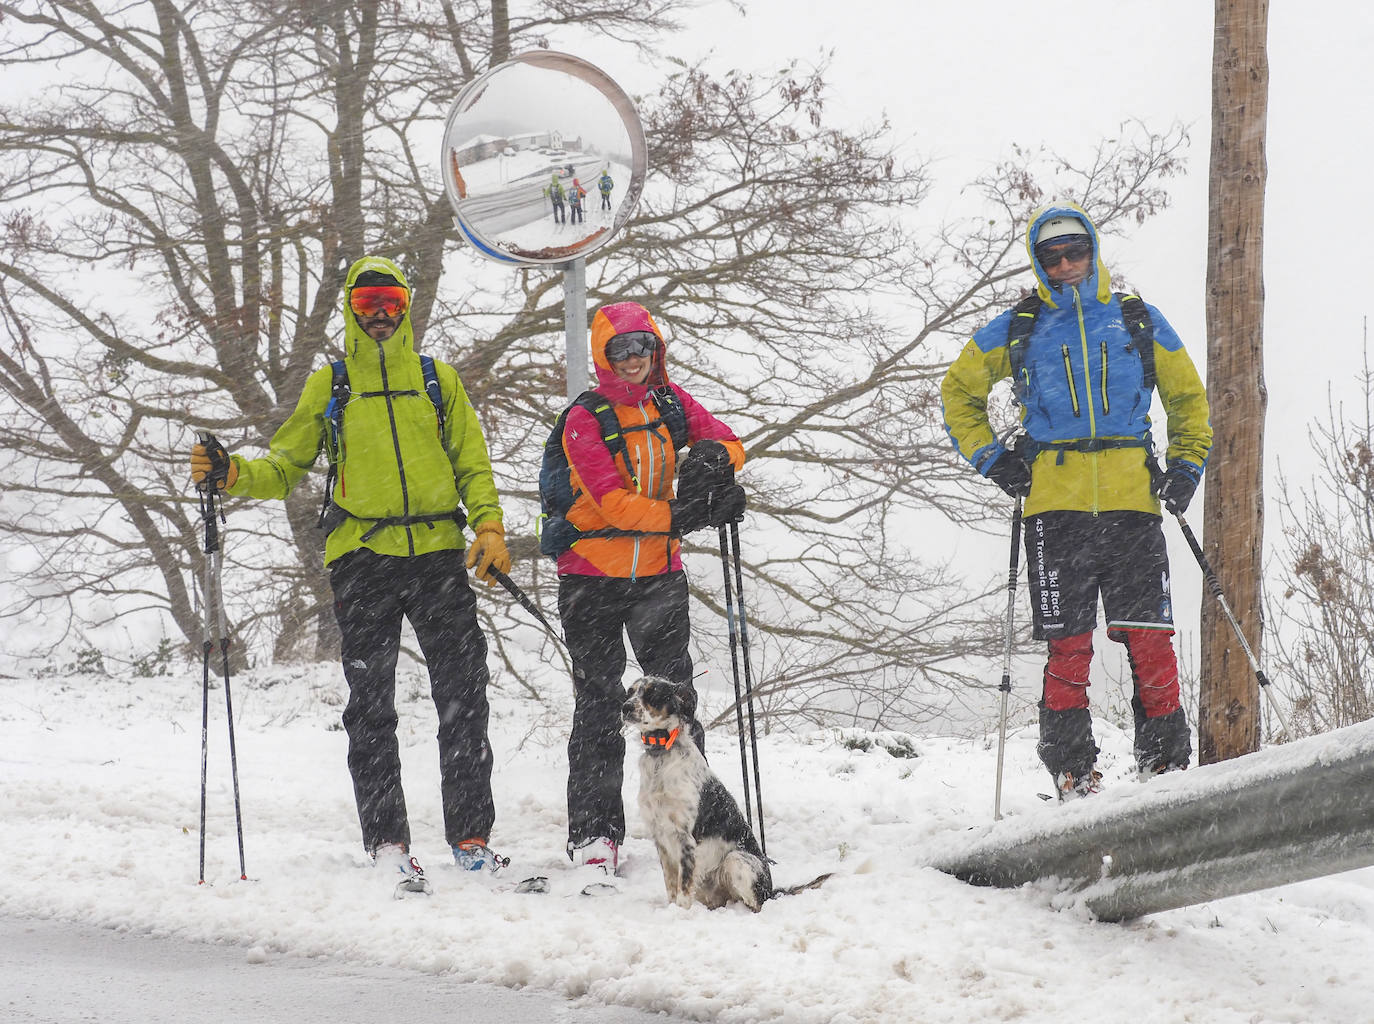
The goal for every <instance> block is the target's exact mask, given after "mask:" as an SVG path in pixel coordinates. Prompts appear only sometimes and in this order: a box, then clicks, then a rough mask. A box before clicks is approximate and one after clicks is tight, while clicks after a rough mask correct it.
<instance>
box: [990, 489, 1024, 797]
mask: <svg viewBox="0 0 1374 1024" xmlns="http://www.w3.org/2000/svg"><path fill="white" fill-rule="evenodd" d="M1020 559H1021V499H1020V498H1017V499H1016V504H1015V506H1014V507H1013V508H1012V511H1011V555H1010V557H1009V559H1008V561H1009V563H1010V565H1009V567H1008V569H1007V636H1006V641H1007V642H1006V646H1005V648H1004V649H1003V658H1002V682H1001V685H999V686H998V687H997V688H998V689H999V690H1001V691H1002V715H1001V719H1000V721H999V724H998V726H997V789H996V795H995V797H994V799H993V805H992V817H993V820H994V821H1001V820H1002V758H1003V755H1004V753H1005V752H1006V749H1007V697H1008V696H1009V695H1010V694H1011V639H1012V616H1013V614H1014V613H1015V611H1016V577H1017V575H1018V570H1019V568H1020Z"/></svg>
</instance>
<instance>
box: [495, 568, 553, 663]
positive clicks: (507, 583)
mask: <svg viewBox="0 0 1374 1024" xmlns="http://www.w3.org/2000/svg"><path fill="white" fill-rule="evenodd" d="M487 571H488V572H489V573H491V574H492V575H493V576H494V577H496V582H497V583H499V584H501V586H503V587H505V588H506V590H507V591H508V592H509V593H510V595H511V597H513V598H515V599H516V600H517V601H519V602H520V605H521V607H523V608H524V609H525V610H526V611H528V612H529V613H530V614H531V615H533V616H534V617H535V618H536V619H538V620H539V624H540V625H541V626H543V627H544V629H545V630H546V631H547V632H548V634H549V636H551V637H553V638H554V639H555V640H557V641H558V644H559V646H560V647H562V648H563V650H565V651H566V650H568V644H567V641H565V640H564V639H563V636H562V634H560V633H559V632H558V631H557V630H555V629H554V628H553V626H551V625H549V620H548V619H546V618H545V617H544V613H543V612H541V611H540V610H539V606H538V605H537V604H535V603H534V601H533V600H531V599H530V597H529V595H528V594H526V593H525V592H524V591H523V590H521V589H520V588H519V587H518V586H517V585H516V583H515V581H514V580H513V579H511V578H510V577H509V576H507V575H506V574H505V573H503V572H502V571H501V570H500V569H488V570H487ZM569 653H571V652H569Z"/></svg>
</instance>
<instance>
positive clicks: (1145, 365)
mask: <svg viewBox="0 0 1374 1024" xmlns="http://www.w3.org/2000/svg"><path fill="white" fill-rule="evenodd" d="M1112 294H1113V295H1114V296H1115V297H1116V301H1117V303H1118V305H1120V306H1121V319H1122V321H1124V322H1125V324H1126V329H1127V330H1128V331H1130V332H1131V345H1130V347H1131V349H1132V351H1134V352H1135V354H1136V355H1137V356H1139V357H1140V366H1141V377H1142V378H1143V383H1144V385H1145V390H1146V391H1154V389H1155V379H1156V378H1155V325H1154V321H1153V320H1151V319H1150V311H1149V309H1147V308H1146V306H1145V300H1144V299H1142V298H1141V297H1140V296H1139V295H1130V294H1127V293H1126V292H1113V293H1112ZM1043 304H1044V303H1043V300H1042V299H1041V298H1040V294H1039V292H1032V293H1031V294H1029V295H1027V296H1026V297H1025V298H1024V299H1022V300H1021V301H1020V302H1018V303H1017V304H1016V308H1015V309H1014V310H1013V311H1012V318H1011V323H1009V324H1008V325H1007V357H1008V358H1009V359H1010V360H1011V380H1012V387H1013V389H1014V390H1015V392H1016V399H1017V401H1019V402H1020V403H1021V404H1022V405H1025V404H1026V398H1027V394H1026V392H1027V389H1028V388H1029V387H1030V375H1029V374H1028V373H1027V372H1026V344H1027V343H1028V342H1029V340H1030V336H1031V332H1032V331H1034V330H1035V321H1036V319H1037V318H1038V317H1039V316H1040V309H1041V307H1042V306H1043ZM1151 447H1152V441H1151V440H1150V438H1149V437H1146V438H1145V439H1144V440H1137V439H1135V438H1089V439H1086V440H1082V441H1046V442H1040V441H1033V440H1031V439H1030V438H1029V437H1027V438H1025V439H1024V441H1023V443H1022V449H1021V450H1022V451H1023V452H1024V453H1025V455H1026V458H1027V459H1028V461H1034V459H1035V456H1036V455H1037V454H1039V452H1040V451H1043V450H1045V449H1050V450H1053V451H1058V452H1059V453H1060V455H1059V461H1060V462H1061V463H1062V462H1063V461H1064V456H1063V452H1065V451H1079V452H1092V451H1102V450H1103V449H1106V448H1144V449H1145V450H1146V452H1147V454H1148V452H1149V451H1150V450H1151ZM1147 461H1149V460H1148V459H1147Z"/></svg>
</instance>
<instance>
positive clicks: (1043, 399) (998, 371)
mask: <svg viewBox="0 0 1374 1024" xmlns="http://www.w3.org/2000/svg"><path fill="white" fill-rule="evenodd" d="M1064 215H1070V216H1074V217H1077V218H1078V219H1079V220H1080V221H1082V222H1083V225H1084V227H1086V228H1087V230H1088V234H1089V236H1090V237H1091V239H1092V242H1093V249H1094V268H1093V271H1092V273H1091V274H1090V275H1089V276H1088V277H1087V278H1086V279H1085V280H1084V281H1083V282H1082V283H1080V284H1079V285H1077V286H1064V287H1061V288H1056V287H1055V286H1053V285H1051V284H1050V279H1049V275H1048V274H1047V273H1046V272H1045V269H1044V268H1043V267H1042V266H1041V265H1040V262H1039V260H1037V259H1036V258H1035V243H1036V240H1037V238H1038V235H1039V231H1040V228H1041V225H1043V224H1044V223H1045V222H1046V221H1047V220H1049V219H1050V218H1053V217H1060V216H1064ZM1026 248H1027V251H1028V252H1029V254H1030V260H1031V267H1032V269H1033V270H1034V272H1035V277H1036V288H1037V292H1038V293H1039V295H1040V298H1041V300H1042V305H1041V309H1040V314H1039V316H1038V318H1037V320H1036V323H1035V330H1034V332H1033V333H1032V334H1031V336H1030V338H1029V339H1028V340H1027V342H1026V343H1025V349H1026V351H1025V356H1024V368H1023V379H1022V382H1021V384H1022V387H1021V388H1020V389H1019V395H1020V397H1021V399H1022V408H1021V422H1022V425H1023V427H1024V429H1025V431H1026V433H1027V434H1028V435H1029V436H1030V438H1031V440H1032V441H1033V442H1036V443H1038V444H1041V445H1045V444H1052V443H1053V442H1064V441H1069V442H1075V441H1100V442H1105V443H1106V446H1105V447H1102V448H1101V450H1096V451H1074V450H1054V449H1050V450H1041V451H1040V452H1039V454H1038V456H1037V457H1036V458H1035V459H1034V461H1033V463H1032V464H1031V493H1030V497H1029V498H1027V499H1026V505H1025V509H1024V511H1025V514H1026V515H1033V514H1035V513H1037V512H1045V511H1050V510H1057V509H1063V510H1072V511H1082V512H1101V511H1108V510H1135V511H1141V512H1150V513H1153V514H1154V515H1159V514H1160V507H1159V501H1158V499H1157V498H1155V496H1154V494H1153V492H1152V491H1151V488H1150V471H1149V469H1148V468H1147V465H1146V458H1153V455H1152V454H1151V453H1150V451H1149V449H1148V448H1142V447H1140V446H1139V443H1140V442H1142V441H1147V440H1152V438H1151V437H1150V426H1151V424H1150V402H1151V398H1152V394H1151V392H1150V391H1149V390H1147V388H1146V387H1145V381H1144V366H1143V364H1142V362H1141V359H1140V357H1139V356H1138V355H1137V354H1136V353H1135V351H1134V350H1133V347H1132V337H1131V333H1130V330H1129V329H1128V328H1127V327H1126V325H1125V323H1123V321H1122V316H1121V306H1120V303H1119V302H1118V301H1117V299H1116V297H1115V296H1114V295H1113V294H1112V288H1111V276H1110V274H1109V273H1108V271H1107V267H1106V265H1105V264H1104V263H1103V261H1102V250H1101V245H1100V244H1099V239H1098V235H1097V228H1096V227H1095V226H1094V225H1093V223H1092V221H1091V220H1090V219H1089V217H1088V215H1087V214H1086V213H1084V212H1083V210H1082V209H1080V208H1079V207H1078V206H1075V205H1074V204H1072V203H1063V204H1056V205H1053V206H1047V207H1044V208H1042V209H1040V210H1038V211H1036V213H1034V214H1033V215H1032V216H1031V219H1030V223H1029V224H1028V226H1027V228H1026ZM1146 308H1147V309H1148V310H1149V313H1150V317H1151V319H1152V320H1153V324H1154V339H1155V340H1154V362H1155V376H1156V387H1157V388H1158V389H1159V397H1160V401H1161V402H1162V404H1163V407H1164V411H1165V415H1166V416H1167V419H1168V424H1167V431H1168V448H1167V451H1166V453H1165V459H1166V461H1168V462H1172V461H1174V460H1175V459H1181V460H1184V461H1186V462H1188V463H1190V464H1192V465H1193V466H1195V467H1196V468H1197V470H1198V472H1199V473H1201V471H1202V469H1203V467H1204V466H1205V465H1206V464H1207V453H1208V451H1209V450H1210V449H1211V446H1212V425H1211V422H1210V419H1209V411H1208V406H1207V392H1206V389H1205V388H1204V387H1203V385H1202V381H1201V379H1200V378H1199V377H1198V373H1197V369H1196V367H1194V365H1193V361H1192V359H1190V358H1189V356H1188V353H1187V351H1186V350H1185V349H1184V347H1183V342H1182V341H1181V340H1180V339H1179V337H1178V335H1177V334H1176V333H1175V331H1174V329H1173V328H1172V327H1170V326H1169V323H1168V321H1166V320H1165V319H1164V317H1163V315H1161V314H1160V312H1159V310H1157V309H1155V308H1154V307H1153V306H1150V305H1148V304H1147V306H1146ZM1013 315H1014V313H1013V311H1012V310H1007V311H1006V312H1004V313H1002V314H1001V315H1000V316H998V317H997V318H996V319H994V320H993V321H992V322H991V323H989V324H988V325H987V326H986V327H984V328H982V329H981V330H979V331H978V332H977V333H976V334H974V336H973V337H972V338H971V339H969V341H968V343H967V344H966V345H965V346H964V349H963V351H962V352H961V353H960V354H959V357H958V358H957V359H955V361H954V363H953V364H952V365H951V366H950V368H949V371H948V372H947V373H946V374H945V379H944V382H943V384H942V385H941V388H940V394H941V400H942V403H943V407H944V420H945V430H946V432H947V433H948V434H949V437H950V440H951V441H952V442H953V443H954V446H955V448H956V449H957V450H958V452H959V454H960V455H962V456H963V457H964V458H965V459H967V460H968V461H969V463H971V464H972V465H973V467H974V468H975V469H977V470H978V471H979V472H980V473H982V474H983V475H984V476H986V475H987V472H988V470H989V469H990V468H991V467H992V464H993V463H994V462H995V461H996V460H997V457H998V456H999V455H1001V454H1002V452H1003V451H1004V450H1005V449H1004V447H1003V445H1002V444H1001V442H1000V441H998V439H997V438H996V436H995V435H994V434H993V431H992V427H991V425H990V424H989V422H988V415H987V402H988V394H989V392H991V390H992V387H993V385H994V384H996V383H997V382H998V381H999V380H1003V379H1005V378H1008V377H1011V376H1012V363H1011V358H1010V355H1009V351H1008V327H1009V325H1010V323H1011V318H1012V316H1013ZM1112 441H1125V442H1135V445H1136V446H1134V447H1113V446H1111V442H1112Z"/></svg>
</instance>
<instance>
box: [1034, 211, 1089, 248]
mask: <svg viewBox="0 0 1374 1024" xmlns="http://www.w3.org/2000/svg"><path fill="white" fill-rule="evenodd" d="M1086 234H1088V229H1087V228H1085V227H1084V226H1083V222H1082V221H1081V220H1079V219H1078V218H1077V217H1073V216H1068V215H1065V216H1062V217H1051V218H1050V219H1049V220H1047V221H1045V223H1043V224H1041V225H1040V231H1039V232H1038V233H1037V234H1036V236H1035V244H1036V245H1043V244H1044V243H1046V242H1048V241H1049V240H1050V239H1052V238H1061V237H1064V236H1067V235H1086Z"/></svg>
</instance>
